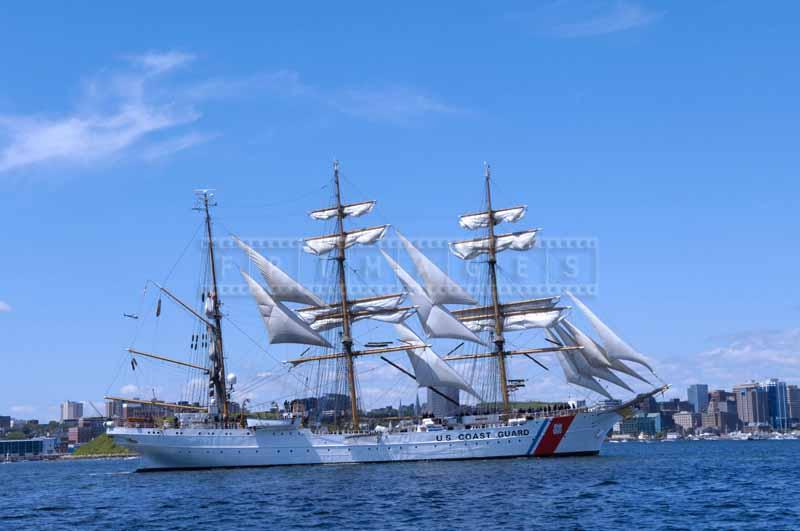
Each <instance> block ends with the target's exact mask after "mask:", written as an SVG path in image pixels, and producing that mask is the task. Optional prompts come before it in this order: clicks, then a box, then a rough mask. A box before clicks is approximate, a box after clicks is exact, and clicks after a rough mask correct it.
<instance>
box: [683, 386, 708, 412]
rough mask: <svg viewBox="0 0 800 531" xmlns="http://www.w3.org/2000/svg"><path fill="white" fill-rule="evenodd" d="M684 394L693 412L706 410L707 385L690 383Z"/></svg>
mask: <svg viewBox="0 0 800 531" xmlns="http://www.w3.org/2000/svg"><path fill="white" fill-rule="evenodd" d="M686 394H687V398H688V402H689V403H690V404H691V405H692V409H693V410H694V412H695V413H704V412H705V411H706V410H708V385H706V384H693V385H690V386H689V388H688V390H687V393H686Z"/></svg>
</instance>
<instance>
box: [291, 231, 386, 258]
mask: <svg viewBox="0 0 800 531" xmlns="http://www.w3.org/2000/svg"><path fill="white" fill-rule="evenodd" d="M388 228H389V225H381V226H379V227H370V228H368V229H360V230H354V231H351V232H346V233H345V234H344V246H345V248H348V247H352V246H353V245H355V244H357V243H358V244H360V245H370V244H372V243H375V242H376V241H378V240H380V239H381V238H383V236H384V234H386V230H387V229H388ZM339 239H340V236H339V235H338V234H331V235H329V236H319V237H317V238H308V239H306V240H305V241H304V242H303V243H304V245H303V250H304V251H305V252H307V253H310V254H315V255H317V256H321V255H323V254H327V253H329V252H331V251H332V250H334V249H336V247H337V246H338V245H339Z"/></svg>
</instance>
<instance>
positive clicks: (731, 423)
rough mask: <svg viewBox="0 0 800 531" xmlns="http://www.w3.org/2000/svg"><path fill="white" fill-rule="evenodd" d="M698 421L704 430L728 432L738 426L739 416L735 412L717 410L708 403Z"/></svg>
mask: <svg viewBox="0 0 800 531" xmlns="http://www.w3.org/2000/svg"><path fill="white" fill-rule="evenodd" d="M712 404H713V403H712ZM700 423H701V427H702V428H703V430H704V431H705V430H713V431H715V432H717V433H730V432H732V431H736V430H737V429H738V428H739V417H737V416H736V414H735V413H728V412H726V411H719V410H718V409H716V408H713V407H712V406H711V405H709V408H708V411H707V412H705V413H702V414H701V417H700Z"/></svg>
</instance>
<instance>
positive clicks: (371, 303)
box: [297, 293, 405, 323]
mask: <svg viewBox="0 0 800 531" xmlns="http://www.w3.org/2000/svg"><path fill="white" fill-rule="evenodd" d="M404 298H405V294H403V293H397V294H393V295H385V296H379V297H369V298H366V299H356V300H352V301H350V302H349V308H350V312H352V313H356V312H366V313H374V312H379V311H385V310H393V309H396V308H397V307H399V306H400V303H401V302H402V301H403V299H404ZM341 311H342V306H341V304H340V303H336V304H326V305H324V306H311V307H309V308H300V309H299V310H297V315H299V316H300V318H301V319H302V320H303V321H305V322H307V323H312V322H314V320H316V319H318V318H320V317H322V316H325V315H330V314H337V315H338V314H339V313H341Z"/></svg>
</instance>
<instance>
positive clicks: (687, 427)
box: [672, 411, 700, 431]
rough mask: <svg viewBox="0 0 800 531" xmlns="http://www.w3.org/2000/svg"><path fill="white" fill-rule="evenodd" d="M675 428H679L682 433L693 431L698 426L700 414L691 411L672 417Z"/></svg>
mask: <svg viewBox="0 0 800 531" xmlns="http://www.w3.org/2000/svg"><path fill="white" fill-rule="evenodd" d="M672 420H673V422H675V426H680V427H681V428H682V429H683V431H693V430H694V429H695V428H697V427H699V426H700V414H699V413H694V412H693V411H680V412H678V413H675V414H674V415H673V416H672Z"/></svg>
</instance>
